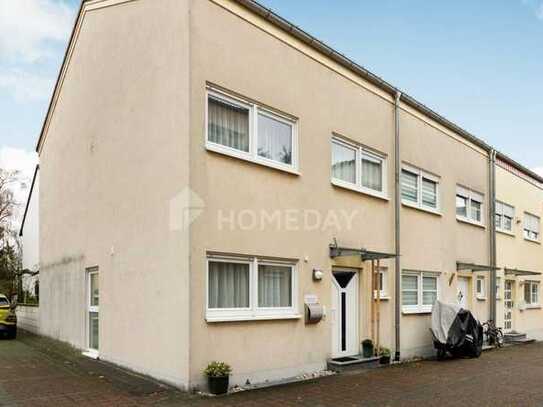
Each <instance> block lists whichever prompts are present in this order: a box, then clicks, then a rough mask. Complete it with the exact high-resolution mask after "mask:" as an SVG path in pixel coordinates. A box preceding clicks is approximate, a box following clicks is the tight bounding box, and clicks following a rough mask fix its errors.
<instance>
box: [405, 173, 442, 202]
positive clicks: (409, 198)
mask: <svg viewBox="0 0 543 407" xmlns="http://www.w3.org/2000/svg"><path fill="white" fill-rule="evenodd" d="M401 193H402V202H403V203H404V204H406V205H408V206H415V207H417V208H421V209H425V210H429V211H432V212H436V211H438V209H439V178H437V177H436V176H434V175H431V174H429V173H427V172H425V171H423V170H419V169H416V168H413V167H407V166H405V167H404V168H403V169H402V177H401Z"/></svg>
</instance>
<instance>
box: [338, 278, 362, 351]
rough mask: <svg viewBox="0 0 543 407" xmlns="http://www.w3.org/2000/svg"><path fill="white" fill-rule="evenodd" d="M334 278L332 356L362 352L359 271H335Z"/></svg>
mask: <svg viewBox="0 0 543 407" xmlns="http://www.w3.org/2000/svg"><path fill="white" fill-rule="evenodd" d="M333 276H334V277H333V278H332V309H331V311H332V357H334V358H337V357H342V356H352V355H357V354H359V353H360V350H359V340H358V273H357V272H355V271H335V272H334V273H333Z"/></svg>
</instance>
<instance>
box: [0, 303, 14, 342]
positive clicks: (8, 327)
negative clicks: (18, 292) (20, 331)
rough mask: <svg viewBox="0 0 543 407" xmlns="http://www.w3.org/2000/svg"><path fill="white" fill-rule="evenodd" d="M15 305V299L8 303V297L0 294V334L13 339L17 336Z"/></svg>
mask: <svg viewBox="0 0 543 407" xmlns="http://www.w3.org/2000/svg"><path fill="white" fill-rule="evenodd" d="M16 306H17V302H16V301H14V302H13V303H10V301H9V299H8V297H6V296H5V295H4V294H0V335H2V336H3V335H7V337H8V338H9V339H15V338H16V337H17V315H15V307H16Z"/></svg>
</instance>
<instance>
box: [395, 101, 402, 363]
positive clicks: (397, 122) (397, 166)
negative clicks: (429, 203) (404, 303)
mask: <svg viewBox="0 0 543 407" xmlns="http://www.w3.org/2000/svg"><path fill="white" fill-rule="evenodd" d="M401 97H402V94H401V93H400V92H396V98H395V104H394V119H395V124H394V130H395V131H394V161H395V162H394V172H395V174H394V210H395V214H394V239H395V244H394V246H395V254H396V257H395V261H396V263H395V271H396V273H395V274H396V275H395V278H394V330H395V350H396V352H395V354H394V360H396V361H399V360H400V279H401V276H402V273H401V264H400V209H401V208H400V205H401V201H400V173H401V169H400V165H401V161H400V99H401Z"/></svg>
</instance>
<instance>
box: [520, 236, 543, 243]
mask: <svg viewBox="0 0 543 407" xmlns="http://www.w3.org/2000/svg"><path fill="white" fill-rule="evenodd" d="M524 240H526V241H527V242H531V243H537V244H541V242H540V241H539V240H537V239H530V238H529V237H525V238H524Z"/></svg>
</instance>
